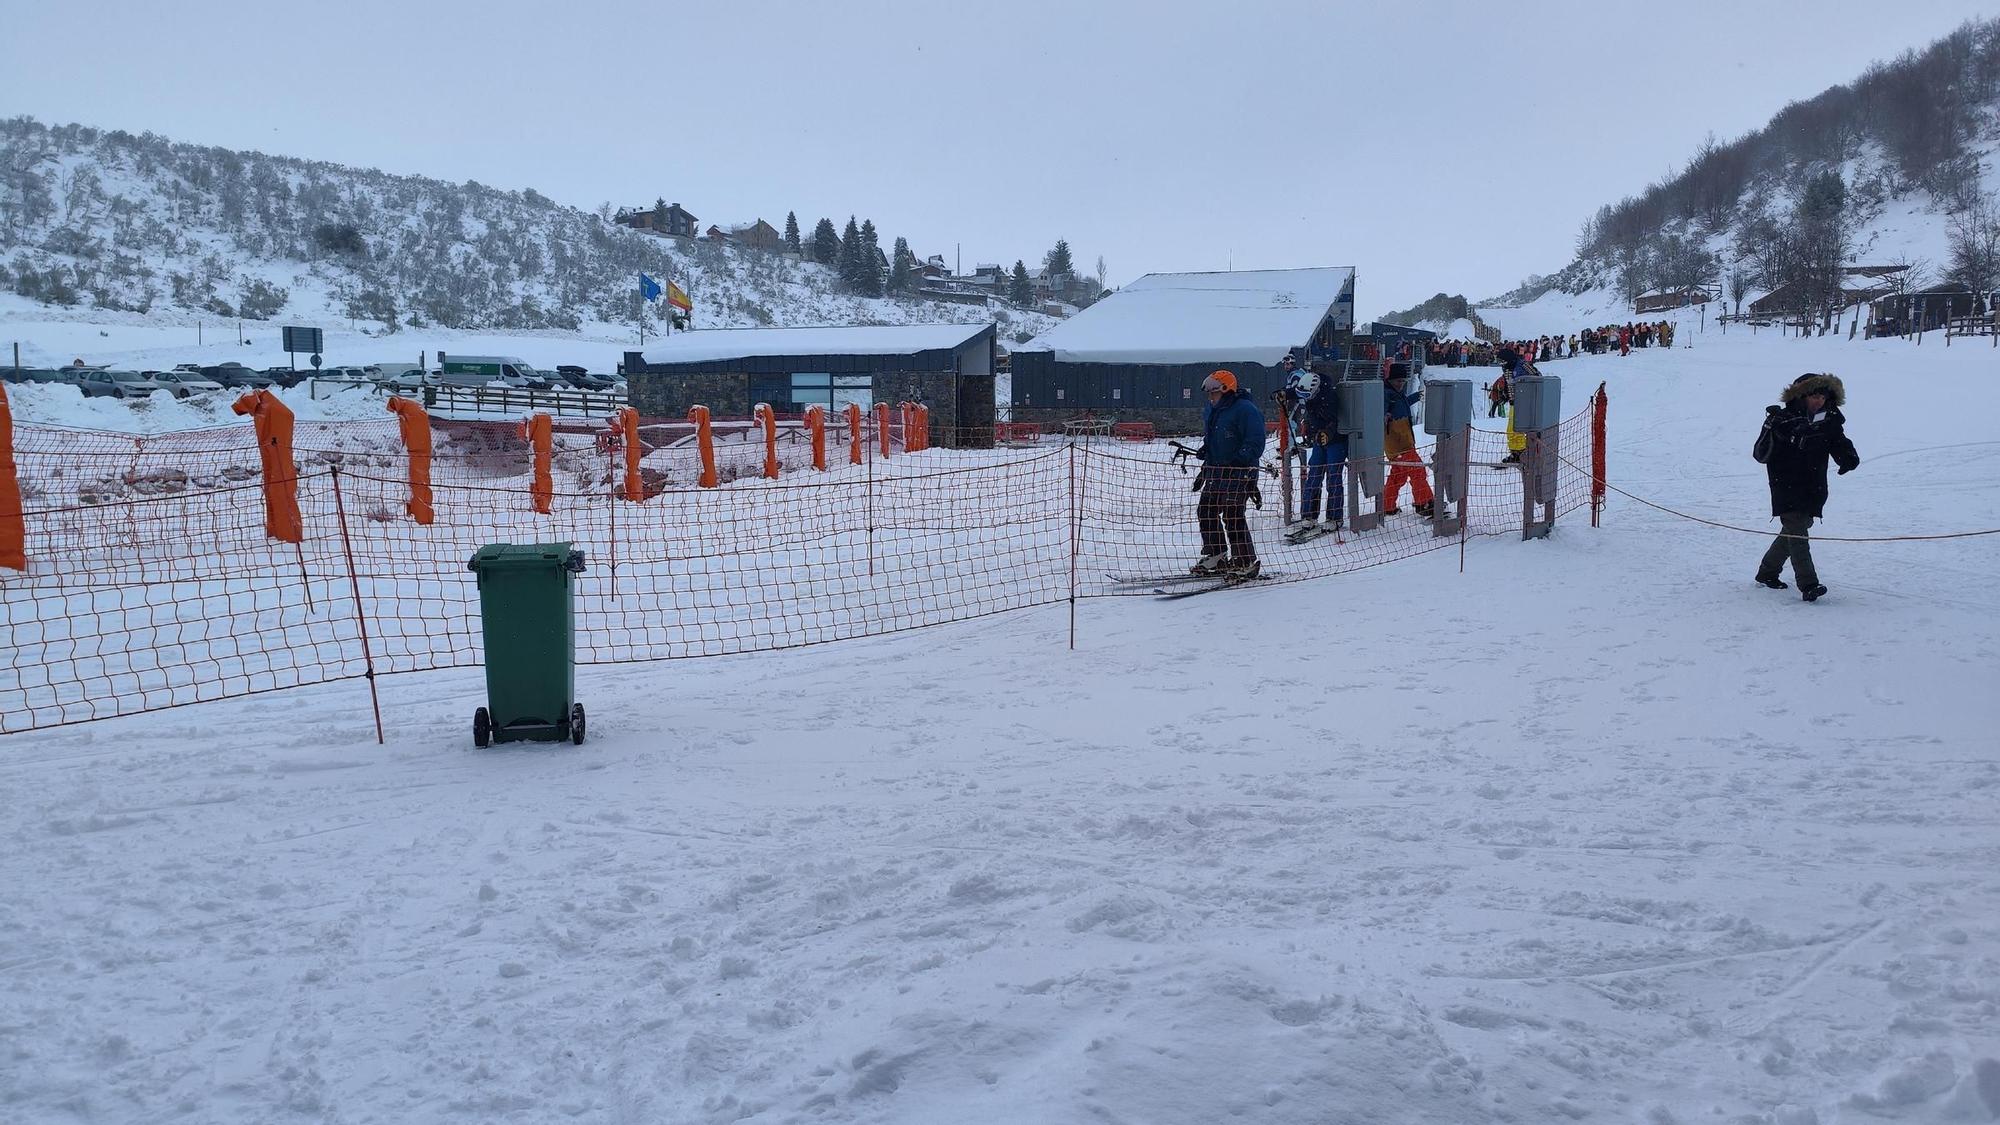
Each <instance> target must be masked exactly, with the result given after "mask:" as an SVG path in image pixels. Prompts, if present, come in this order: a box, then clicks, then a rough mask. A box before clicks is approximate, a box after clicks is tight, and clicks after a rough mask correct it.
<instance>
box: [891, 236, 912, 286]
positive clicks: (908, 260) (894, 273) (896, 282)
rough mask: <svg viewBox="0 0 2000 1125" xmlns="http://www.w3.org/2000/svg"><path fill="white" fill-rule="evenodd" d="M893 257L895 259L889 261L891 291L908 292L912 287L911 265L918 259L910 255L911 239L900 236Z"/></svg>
mask: <svg viewBox="0 0 2000 1125" xmlns="http://www.w3.org/2000/svg"><path fill="white" fill-rule="evenodd" d="M891 257H892V258H893V259H894V260H893V261H891V262H890V263H889V286H888V288H889V292H891V293H903V292H906V291H908V290H909V288H910V267H911V266H913V265H915V264H916V259H915V258H913V257H911V256H910V240H909V239H907V238H898V239H897V240H896V250H895V253H894V254H892V255H891Z"/></svg>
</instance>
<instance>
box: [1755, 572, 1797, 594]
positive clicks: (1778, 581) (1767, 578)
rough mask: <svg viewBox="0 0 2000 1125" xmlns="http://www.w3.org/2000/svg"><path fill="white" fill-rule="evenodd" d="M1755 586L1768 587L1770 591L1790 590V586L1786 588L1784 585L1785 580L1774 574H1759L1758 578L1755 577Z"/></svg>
mask: <svg viewBox="0 0 2000 1125" xmlns="http://www.w3.org/2000/svg"><path fill="white" fill-rule="evenodd" d="M1757 585H1759V586H1769V587H1770V588H1771V589H1773V590H1789V589H1791V587H1790V586H1787V585H1786V584H1785V580H1784V579H1782V578H1780V577H1778V576H1777V575H1775V574H1760V575H1758V576H1757Z"/></svg>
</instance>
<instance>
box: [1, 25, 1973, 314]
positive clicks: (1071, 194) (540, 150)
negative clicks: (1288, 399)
mask: <svg viewBox="0 0 2000 1125" xmlns="http://www.w3.org/2000/svg"><path fill="white" fill-rule="evenodd" d="M7 7H8V15H7V20H6V23H7V24H8V25H9V27H8V36H7V38H8V39H9V41H10V42H11V45H12V49H10V50H9V51H8V52H7V59H6V62H5V63H4V64H0V113H6V114H15V113H26V114H29V115H32V116H34V117H36V118H38V119H40V120H42V121H44V122H48V123H51V124H55V123H62V122H71V121H75V122H82V123H85V124H89V125H96V126H100V127H105V128H122V129H126V130H130V131H132V132H141V131H145V130H152V131H153V132H156V133H160V134H162V135H164V136H167V137H170V138H173V139H175V140H182V141H193V142H201V143H207V144H216V145H223V146H226V147H230V148H249V149H258V150H261V151H264V152H270V153H282V154H287V155H293V156H302V157H311V158H317V159H323V160H330V161H335V162H338V163H343V164H354V165H363V166H375V167H380V168H384V169H387V170H389V171H393V172H410V173H420V174H423V175H427V176H433V177H436V178H438V179H443V180H452V181H459V180H468V179H471V180H479V181H481V182H482V183H486V184H490V185H494V186H498V187H504V188H523V187H533V188H535V189H537V190H538V191H541V192H542V193H543V194H545V195H548V196H550V197H552V198H554V199H557V200H559V201H562V202H565V203H571V204H575V205H577V206H581V207H586V208H588V207H594V206H595V205H596V204H597V203H599V202H600V201H607V200H608V201H610V202H612V203H614V204H626V205H638V204H648V205H650V204H651V203H652V201H653V200H654V198H655V197H658V196H665V197H666V198H667V199H668V200H669V201H670V202H679V203H682V204H684V205H685V206H687V207H688V209H690V210H692V211H693V212H694V213H695V214H696V215H697V216H698V217H699V218H700V219H701V221H702V223H703V224H704V225H706V224H708V223H710V222H715V221H724V222H729V221H746V220H748V219H751V218H755V217H759V216H761V217H763V218H765V219H768V220H770V221H771V222H772V223H773V225H782V224H783V222H784V217H785V212H786V211H787V210H792V211H796V212H797V213H798V216H799V222H800V225H801V226H802V227H805V228H807V230H808V231H810V227H811V225H812V223H813V222H814V221H815V220H816V219H818V218H819V217H820V216H822V215H824V216H828V217H831V218H833V219H835V221H836V224H844V223H845V221H846V219H847V216H848V215H850V214H854V215H858V216H860V217H862V218H873V219H874V220H875V222H876V225H877V226H878V227H880V228H881V231H882V240H883V244H884V245H885V247H886V246H887V245H888V243H889V242H890V241H891V240H892V239H894V238H895V237H896V236H898V235H902V236H905V237H907V238H909V240H910V245H911V247H912V248H913V249H915V250H916V251H917V252H918V253H919V254H920V255H921V254H932V253H940V254H943V255H944V256H945V258H946V260H947V261H948V262H949V261H951V260H952V259H953V257H954V255H955V254H958V253H962V255H963V261H964V264H965V266H966V268H967V269H970V268H971V267H972V265H973V264H974V263H976V262H983V261H996V262H1003V263H1007V264H1011V263H1012V262H1013V261H1014V260H1015V259H1016V258H1023V259H1026V260H1027V261H1028V263H1029V264H1030V265H1031V266H1033V265H1038V264H1039V262H1040V258H1041V255H1042V253H1043V252H1044V251H1046V250H1047V249H1048V248H1049V247H1050V246H1051V245H1053V244H1054V242H1055V240H1056V239H1057V238H1059V237H1060V238H1067V239H1068V240H1069V243H1070V246H1071V248H1072V250H1073V251H1074V254H1075V257H1076V261H1077V263H1078V265H1079V266H1080V267H1081V268H1082V269H1083V270H1084V271H1085V272H1090V271H1091V270H1092V269H1093V268H1094V267H1095V265H1096V262H1097V258H1098V257H1099V256H1100V255H1102V256H1103V258H1104V259H1105V261H1106V264H1107V265H1108V267H1109V276H1110V280H1111V282H1112V284H1114V285H1116V284H1120V283H1123V282H1125V281H1129V280H1131V279H1133V278H1135V277H1137V276H1139V275H1141V274H1144V273H1148V272H1153V271H1162V270H1220V269H1228V268H1231V267H1232V266H1233V267H1234V268H1236V269H1262V268H1279V267H1291V266H1320V265H1352V266H1356V267H1358V269H1359V271H1360V277H1359V281H1358V285H1359V292H1358V299H1359V305H1360V307H1359V309H1358V310H1357V311H1358V312H1359V313H1360V315H1361V316H1362V317H1363V318H1368V317H1371V316H1375V315H1378V314H1380V313H1382V312H1385V311H1387V310H1389V309H1391V308H1395V307H1401V306H1405V305H1408V304H1411V303H1413V302H1415V301H1417V300H1420V299H1422V298H1424V297H1427V296H1429V295H1430V294H1432V293H1434V292H1437V291H1439V290H1445V291H1449V292H1453V293H1460V292H1462V293H1465V294H1466V295H1467V296H1469V297H1472V298H1474V299H1475V300H1476V299H1478V298H1481V297H1488V296H1493V295H1497V294H1498V293H1501V292H1503V291H1505V290H1507V289H1510V288H1512V287H1513V286H1514V285H1515V284H1516V283H1518V282H1519V281H1520V280H1521V279H1522V278H1523V277H1525V276H1526V275H1528V274H1530V273H1548V272H1551V271H1553V270H1556V269H1558V268H1560V267H1561V266H1563V265H1564V264H1565V263H1567V262H1568V261H1569V259H1570V256H1571V250H1572V247H1573V243H1574V239H1575V234H1576V231H1577V228H1578V226H1579V225H1580V224H1581V223H1582V221H1583V220H1584V219H1585V218H1586V217H1587V216H1588V215H1590V214H1591V213H1592V212H1593V211H1595V210H1596V208H1597V207H1598V206H1599V205H1600V204H1603V203H1607V202H1612V201H1615V200H1617V199H1618V198H1620V197H1622V196H1624V195H1628V194H1631V193H1633V192H1636V191H1638V190H1640V189H1643V188H1644V187H1645V186H1646V185H1647V183H1649V182H1650V181H1652V180H1655V179H1658V178H1660V177H1661V176H1663V175H1664V174H1666V173H1667V172H1668V171H1669V170H1670V169H1674V168H1676V167H1678V165H1679V164H1680V163H1681V162H1682V161H1683V160H1685V158H1686V157H1687V156H1688V155H1689V154H1690V153H1692V152H1693V151H1694V149H1695V147H1696V146H1697V145H1698V144H1699V143H1700V141H1701V139H1702V137H1703V135H1704V134H1706V133H1708V132H1711V131H1713V132H1714V133H1715V134H1716V135H1717V136H1718V137H1720V138H1723V139H1728V138H1731V137H1735V136H1737V135H1740V134H1741V133H1743V132H1745V131H1747V130H1749V129H1752V128H1756V127H1758V126H1761V125H1762V124H1763V123H1764V122H1765V121H1767V120H1768V119H1769V118H1770V116H1771V114H1772V113H1773V112H1774V111H1776V110H1778V109H1779V108H1781V107H1782V106H1784V105H1785V103H1787V102H1790V101H1796V100H1799V99H1802V98H1806V97H1810V96H1811V95H1813V94H1815V93H1817V92H1819V91H1820V90H1822V89H1825V88H1826V87H1827V86H1829V85H1833V84H1835V83H1840V82H1845V81H1848V80H1851V79H1853V78H1854V77H1856V76H1857V75H1859V74H1860V73H1861V71H1862V70H1863V69H1864V68H1865V67H1866V66H1867V65H1868V63H1869V62H1870V61H1872V60H1876V59H1885V58H1889V57H1893V56H1894V55H1896V54H1898V53H1900V52H1902V51H1903V50H1905V49H1907V48H1911V47H1920V46H1922V45H1924V44H1926V43H1929V42H1930V41H1932V40H1933V39H1936V38H1937V37H1939V36H1940V35H1943V34H1945V33H1946V32H1949V31H1950V30H1952V29H1953V28H1954V27H1956V26H1958V25H1959V24H1960V23H1962V22H1964V21H1965V20H1967V19H1971V18H1985V17H1991V16H1993V15H1995V14H1996V13H2000V0H1952V2H1933V0H1914V2H1913V3H1904V4H1885V3H1883V2H1882V0H1868V2H1860V0H1812V2H1811V3H1793V2H1783V3H1779V2H1770V0H1731V2H1727V3H1716V2H1708V0H1681V2H1678V3H1647V4H1613V3H1610V2H1607V0H1592V2H1534V0H1517V2H1515V3H1505V4H1497V3H1491V2H1490V0H1479V2H1462V3H1461V2H1444V0H1437V2H1421V0H1416V2H1412V0H1405V2H1401V3H1376V2H1370V3H1362V4H1342V3H1328V2H1291V0H1269V2H1266V0H1233V2H1227V3H1215V2H1200V3H1190V2H1184V0H1116V2H1111V0H1106V2H1101V3H1094V2H1091V0H1006V2H1004V3H989V2H980V0H965V2H947V0H926V2H919V0H851V2H842V0H798V2H796V3H777V2H769V0H731V2H727V3H699V2H694V3H671V2H670V3H660V4H622V5H610V4H596V3H585V2H575V0H572V2H568V3H549V2H547V0H486V2H483V3H479V4H461V3H444V2H436V3H433V2H429V0H416V2H409V0H404V2H400V3H383V2H379V0H346V2H343V3H340V4H311V5H306V4H292V3H287V2H284V0H274V2H265V3H240V4H231V3H219V2H210V0H179V2H177V3H173V4H161V3H158V2H157V0H146V2H138V3H117V4H107V3H97V2H91V0H11V2H10V3H9V4H8V5H7ZM960 247H962V251H961V250H960V249H959V248H960Z"/></svg>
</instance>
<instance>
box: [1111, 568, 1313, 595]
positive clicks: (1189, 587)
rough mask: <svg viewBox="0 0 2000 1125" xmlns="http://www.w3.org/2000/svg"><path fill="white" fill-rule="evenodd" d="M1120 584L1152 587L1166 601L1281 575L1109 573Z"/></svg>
mask: <svg viewBox="0 0 2000 1125" xmlns="http://www.w3.org/2000/svg"><path fill="white" fill-rule="evenodd" d="M1107 577H1109V578H1110V579H1111V580H1112V581H1113V582H1116V583H1118V584H1119V585H1120V586H1129V587H1134V588H1144V587H1148V586H1150V587H1152V590H1153V594H1154V595H1155V596H1156V597H1157V598H1158V599H1159V600H1160V601H1163V602H1172V601H1179V600H1180V599H1182V598H1192V597H1194V596H1196V595H1198V594H1212V593H1214V592H1216V591H1217V590H1233V589H1235V588H1236V587H1238V586H1248V585H1250V584H1252V583H1254V582H1264V581H1267V580H1269V579H1272V578H1277V577H1279V575H1276V574H1273V573H1272V572H1270V571H1268V570H1266V571H1261V572H1259V573H1258V574H1257V576H1256V577H1254V578H1244V577H1242V576H1240V575H1234V574H1189V573H1186V572H1182V573H1180V574H1162V575H1151V576H1147V575H1129V574H1112V575H1108V576H1107Z"/></svg>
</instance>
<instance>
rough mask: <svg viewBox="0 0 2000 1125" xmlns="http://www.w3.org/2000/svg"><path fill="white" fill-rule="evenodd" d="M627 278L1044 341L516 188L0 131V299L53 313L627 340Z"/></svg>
mask: <svg viewBox="0 0 2000 1125" xmlns="http://www.w3.org/2000/svg"><path fill="white" fill-rule="evenodd" d="M641 271H644V272H646V273H649V274H651V275H653V276H655V277H659V278H665V277H672V278H673V279H675V280H676V281H677V282H679V283H680V284H681V285H682V286H683V287H684V288H685V289H686V290H687V291H688V293H689V295H690V296H691V297H692V298H693V301H694V305H695V309H694V324H695V326H696V327H701V328H720V327H749V326H756V325H780V326H784V325H803V324H850V323H853V324H900V323H923V322H944V321H970V320H978V319H983V318H986V317H989V316H990V317H992V318H994V319H996V320H999V321H1000V322H1001V327H1000V331H1001V336H1002V338H1003V339H1014V338H1016V337H1018V338H1021V339H1025V338H1027V337H1028V336H1030V335H1032V334H1034V333H1036V332H1039V331H1042V330H1043V329H1045V328H1047V327H1048V326H1050V325H1052V324H1054V323H1055V321H1054V320H1053V319H1052V318H1050V317H1047V316H1044V315H1041V314H1039V313H1028V312H1023V311H1021V310H1018V309H1012V308H1008V307H1006V306H1004V305H1000V304H998V303H995V304H994V306H993V307H991V308H984V307H971V306H967V305H961V304H949V303H945V302H939V301H929V300H914V299H898V298H864V297H859V296H855V295H852V294H849V293H846V292H843V291H841V290H840V287H839V285H838V282H837V279H836V278H835V276H834V274H833V272H832V271H831V270H829V269H827V268H826V267H823V266H820V265H817V264H814V263H809V262H800V261H797V260H795V259H793V258H791V257H789V256H786V255H782V254H773V253H768V252H764V251H760V250H755V249H751V248H747V247H737V246H731V245H725V244H719V243H713V242H709V241H707V240H678V239H670V238H665V237H661V236H657V235H653V234H649V233H645V232H641V231H636V230H630V229H627V228H625V227H622V226H619V225H617V224H614V223H612V222H610V221H609V217H608V216H607V215H604V214H599V213H593V212H589V211H583V210H580V209H578V208H575V207H569V206H564V205H562V204H558V203H556V202H554V201H552V200H550V199H548V198H547V197H545V196H543V195H541V194H540V193H538V192H536V191H534V190H532V189H529V190H524V191H518V192H510V191H501V190H499V189H496V188H492V187H487V186H485V185H482V184H479V183H476V182H471V181H468V182H466V183H463V184H448V183H444V182H442V181H439V180H433V179H428V178H425V177H421V176H403V175H391V174H389V173H385V172H381V171H378V170H375V169H363V168H352V167H347V166H343V165H337V164H330V163H326V162H323V161H312V160H302V159H297V158H293V157H285V156H269V155H265V154H263V153H256V152H239V151H233V150H229V149H222V148H215V147H210V146H202V145H190V144H180V143H176V142H173V141H169V140H166V139H164V138H161V137H158V136H155V135H153V134H150V133H148V134H144V135H137V136H135V135H133V134H131V133H127V132H123V131H117V130H112V131H103V130H98V129H94V128H90V127H88V126H82V125H57V126H48V125H43V124H41V123H39V122H37V121H34V120H33V119H31V118H25V117H17V118H13V119H11V120H6V121H0V290H12V291H13V292H16V293H19V294H21V295H22V296H25V297H28V298H31V299H33V300H37V301H40V302H43V303H45V304H49V305H53V306H58V307H69V308H79V309H86V310H89V311H90V312H92V313H96V312H99V311H109V312H135V313H142V314H145V315H146V316H147V318H148V319H153V320H158V321H160V322H163V323H178V322H183V321H186V322H191V321H193V320H194V319H197V318H208V319H210V320H214V319H216V318H218V317H221V318H237V317H241V318H243V319H246V320H272V319H278V318H285V319H291V320H297V321H304V322H308V323H316V322H318V321H321V320H326V319H340V320H349V321H352V322H354V323H355V324H356V325H357V326H362V325H369V326H372V330H373V331H375V332H377V333H389V332H395V331H398V330H399V329H401V328H403V327H439V328H450V329H483V330H536V331H548V330H555V331H564V332H577V333H580V334H584V335H596V336H603V335H607V334H617V335H620V336H624V335H627V334H629V333H631V332H633V331H634V330H635V329H636V327H637V321H636V319H635V318H636V316H637V315H638V313H637V306H638V301H637V298H636V296H635V291H636V287H637V279H638V274H639V273H640V272H641ZM663 310H664V306H661V307H660V311H663ZM652 315H655V314H653V313H649V314H648V316H649V317H650V316H652Z"/></svg>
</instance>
